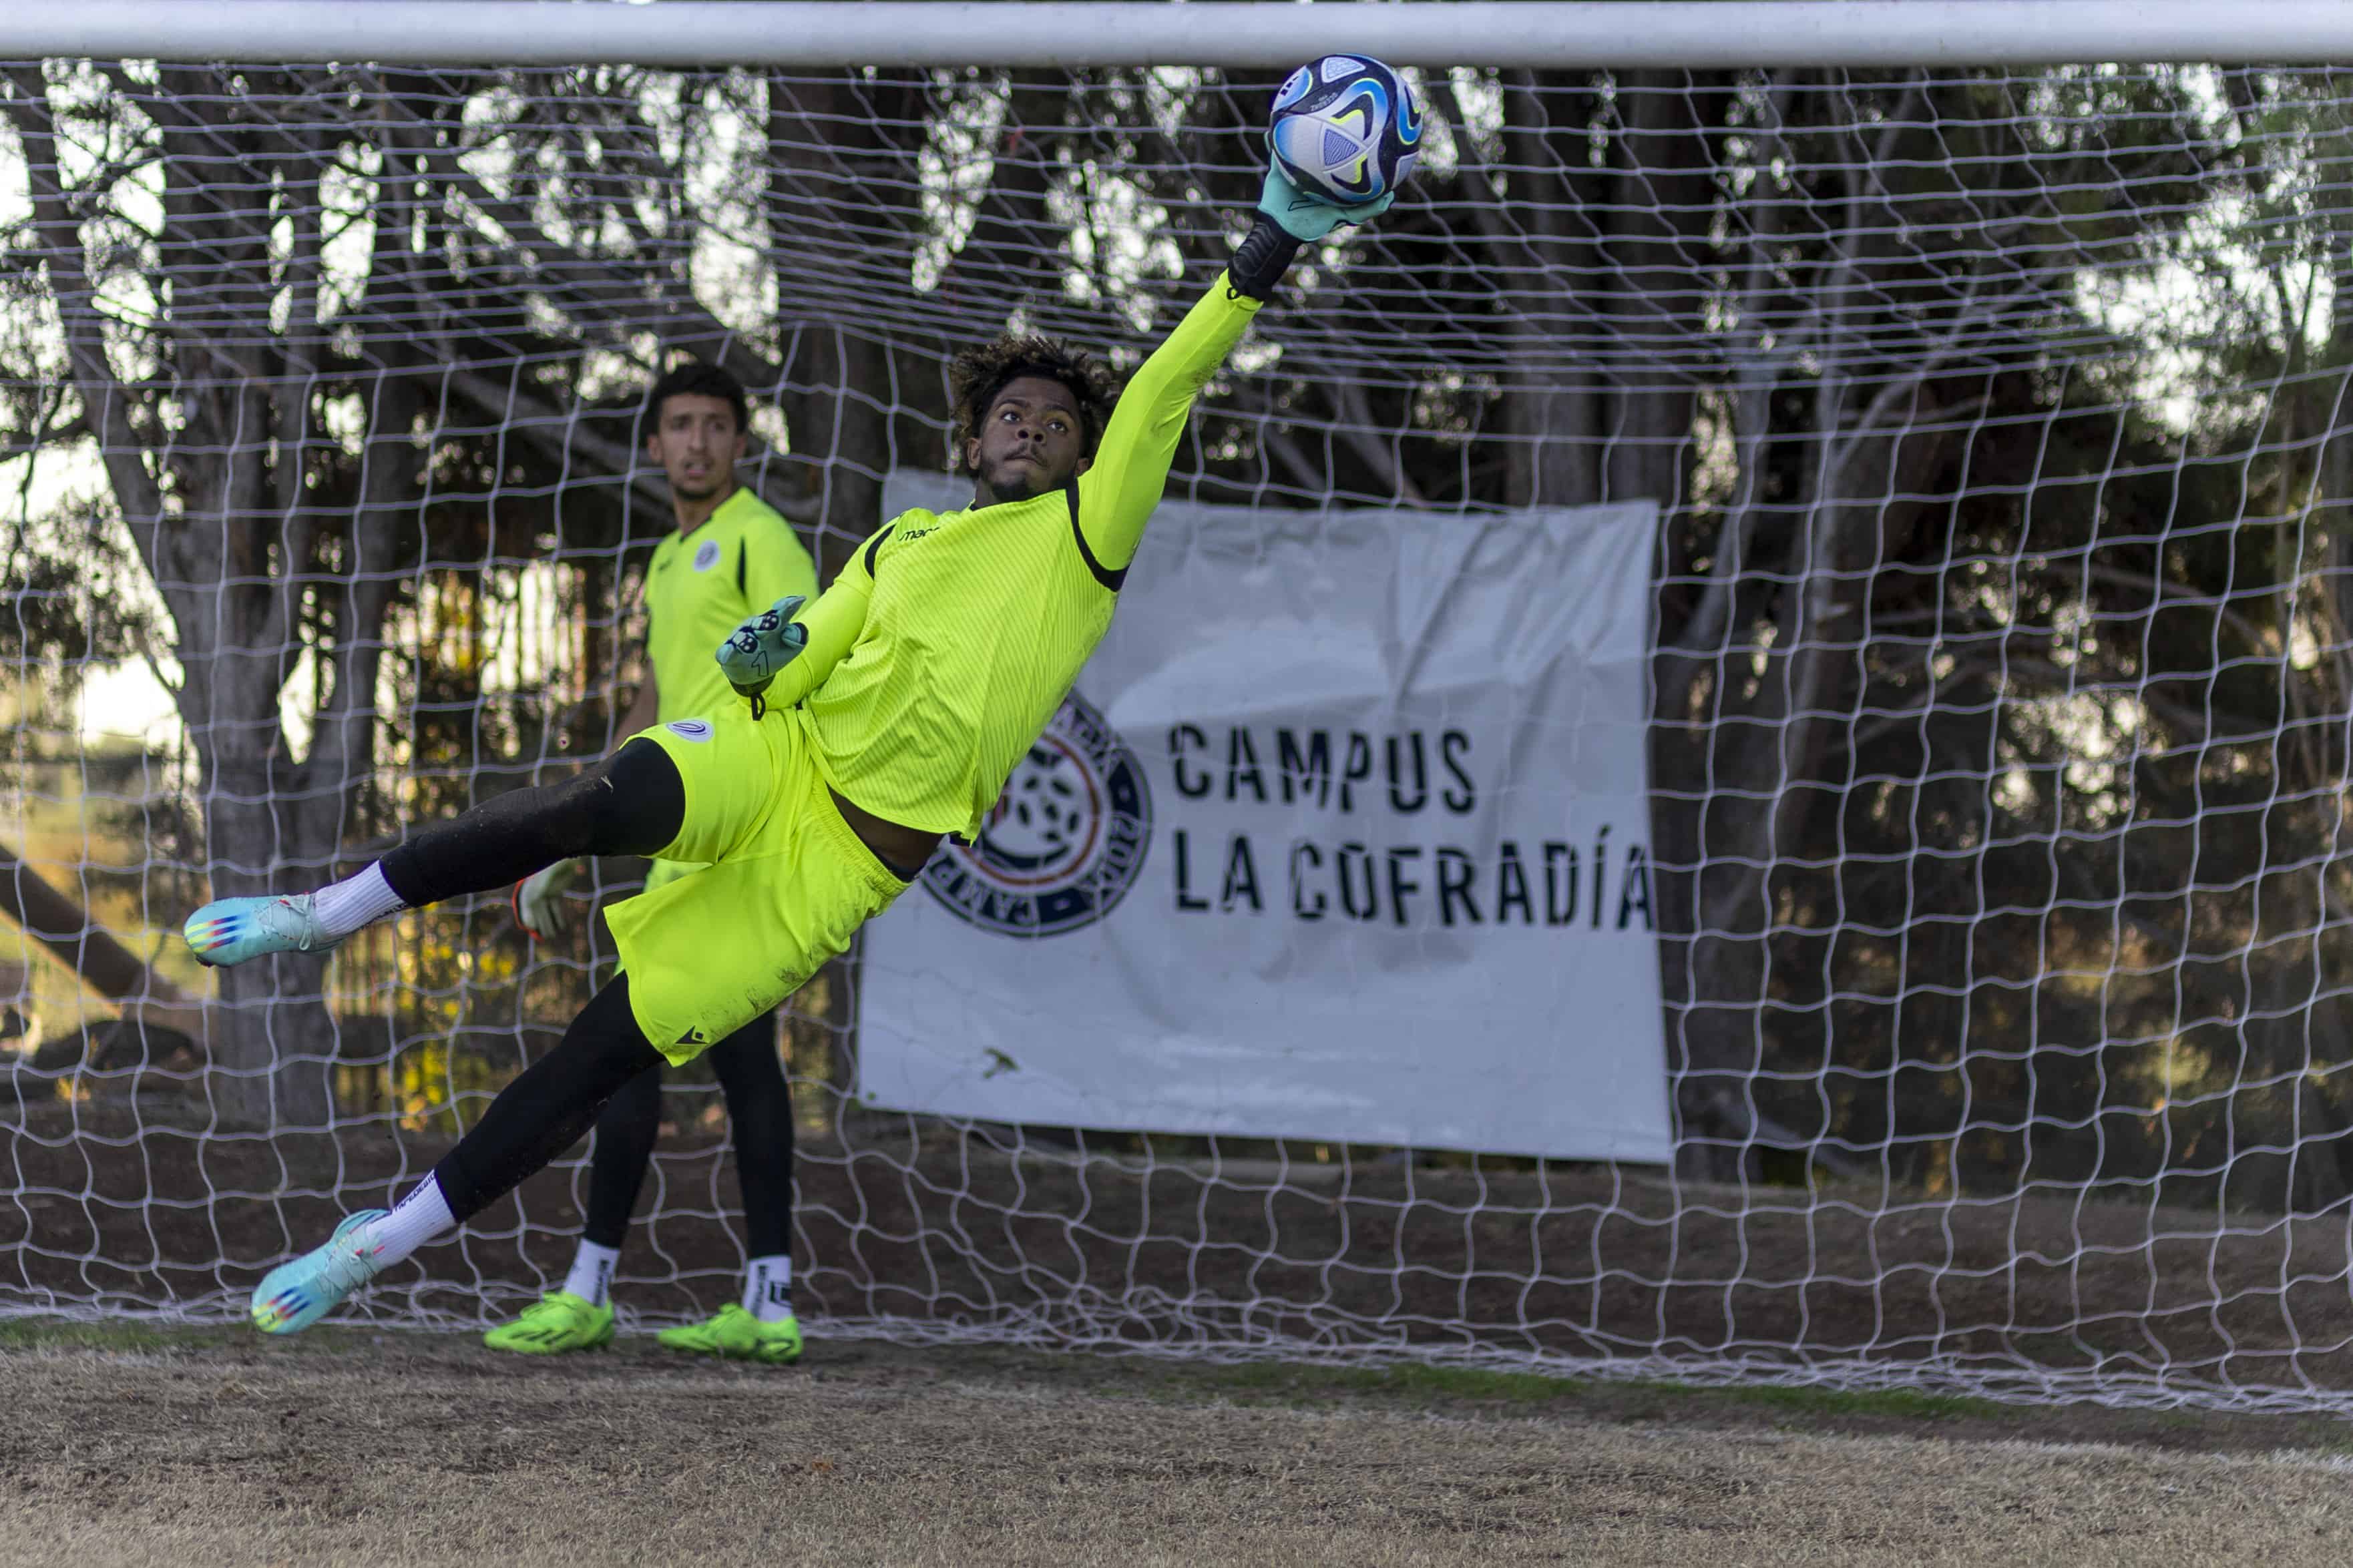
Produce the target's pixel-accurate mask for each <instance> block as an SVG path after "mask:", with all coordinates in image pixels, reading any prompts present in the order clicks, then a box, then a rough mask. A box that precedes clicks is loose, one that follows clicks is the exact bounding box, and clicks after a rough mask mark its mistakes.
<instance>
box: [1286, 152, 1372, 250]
mask: <svg viewBox="0 0 2353 1568" xmlns="http://www.w3.org/2000/svg"><path fill="white" fill-rule="evenodd" d="M1396 200H1397V193H1396V192H1395V191H1390V192H1388V193H1387V194H1386V195H1382V196H1381V197H1379V198H1378V199H1377V200H1375V201H1369V202H1366V203H1365V204H1364V205H1362V206H1354V207H1344V206H1341V205H1338V204H1337V203H1335V202H1327V201H1325V200H1324V198H1323V197H1321V196H1311V195H1308V194H1307V193H1306V192H1305V191H1303V190H1301V189H1300V188H1299V187H1298V186H1297V185H1294V184H1292V183H1291V181H1290V179H1289V178H1288V177H1287V176H1286V175H1285V174H1283V172H1282V170H1281V169H1279V168H1276V167H1275V166H1274V165H1273V164H1271V163H1270V164H1268V165H1267V171H1266V184H1265V185H1264V186H1263V187H1261V189H1260V191H1259V194H1258V210H1259V211H1261V212H1262V213H1264V214H1265V215H1266V216H1269V217H1271V218H1272V219H1273V220H1274V221H1275V223H1276V224H1277V225H1279V226H1281V227H1282V232H1283V233H1285V234H1287V235H1289V236H1291V237H1292V238H1293V239H1296V240H1300V241H1302V242H1305V241H1311V240H1318V239H1328V238H1330V237H1331V234H1332V231H1333V230H1334V229H1335V228H1338V227H1339V226H1341V225H1342V224H1344V223H1362V222H1364V221H1365V220H1366V218H1369V217H1378V216H1381V214H1383V213H1385V212H1387V211H1388V210H1389V207H1390V205H1391V204H1393V203H1394V202H1396Z"/></svg>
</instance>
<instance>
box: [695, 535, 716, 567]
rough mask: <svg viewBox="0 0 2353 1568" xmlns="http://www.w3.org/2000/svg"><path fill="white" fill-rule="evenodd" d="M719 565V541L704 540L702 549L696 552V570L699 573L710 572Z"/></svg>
mask: <svg viewBox="0 0 2353 1568" xmlns="http://www.w3.org/2000/svg"><path fill="white" fill-rule="evenodd" d="M718 564H719V541H717V540H715V539H706V540H704V541H703V542H702V549H700V550H697V551H696V552H694V569H695V570H696V571H697V572H708V571H710V570H711V569H712V567H713V566H716V565H718Z"/></svg>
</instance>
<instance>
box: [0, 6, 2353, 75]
mask: <svg viewBox="0 0 2353 1568" xmlns="http://www.w3.org/2000/svg"><path fill="white" fill-rule="evenodd" d="M1343 34H1345V37H1347V38H1348V39H1349V42H1350V47H1352V48H1356V49H1359V50H1362V51H1363V52H1365V53H1366V54H1370V55H1374V56H1376V57H1377V58H1382V59H1386V60H1388V61H1389V62H1391V63H1392V64H1396V65H1411V66H1432V67H1449V66H1458V65H1470V66H1496V65H1504V66H1516V67H1521V68H1531V69H1535V68H1648V69H1662V68H1664V69H1672V68H1691V69H1722V68H1735V69H1737V68H1771V67H1779V66H1796V67H1818V66H1845V67H1860V66H1895V67H1905V66H1966V65H1977V66H2014V65H2047V64H2052V63H2065V62H2075V61H2084V60H2102V61H2117V62H2125V63H2140V62H2147V61H2165V60H2181V59H2197V60H2205V61H2210V62H2212V63H2214V64H2218V65H2243V64H2255V63H2271V64H2284V65H2303V64H2327V63H2331V62H2339V61H2344V60H2346V59H2348V58H2353V18H2348V16H2346V14H2345V10H2344V7H2343V6H2341V5H2336V4H2334V3H2333V0H2266V3H2265V4H2263V5H2255V6H2246V7H2242V8H2240V9H2237V10H2234V11H2229V12H2221V11H2218V10H2217V9H2216V8H2215V7H2214V6H2212V5H2204V4H2200V0H1403V3H1401V4H1395V5H1368V4H1356V3H1352V0H1342V3H1336V4H1335V3H1330V0H1327V3H1326V4H1324V5H1290V4H1282V3H1278V0H1185V3H1181V4H1180V3H1176V0H1123V3H1121V4H1117V5H1104V4H1091V3H1089V0H658V3H656V4H651V5H619V4H603V5H581V4H575V3H572V0H369V3H368V4H366V5H326V4H318V3H314V0H211V3H209V4H207V5H203V6H193V5H184V4H181V3H180V0H93V3H92V4H90V5H77V6H75V7H73V8H72V9H71V10H52V11H36V10H29V9H26V10H19V11H17V12H16V13H15V14H13V15H11V16H7V17H5V18H0V54H6V55H9V56H20V57H32V58H38V57H42V56H52V55H58V56H84V57H93V58H105V57H122V58H142V59H172V60H212V59H230V58H253V57H254V51H255V49H256V47H257V46H258V45H259V44H260V43H262V42H264V41H266V42H267V44H268V46H269V58H272V59H273V60H277V61H280V62H282V63H287V64H328V63H332V62H334V61H338V60H359V59H365V60H374V61H378V62H381V63H384V64H387V65H474V64H479V63H480V62H482V61H484V60H496V61H499V62H501V63H503V64H511V65H607V64H609V65H643V66H672V67H686V66H739V67H744V68H764V67H801V68H808V67H820V66H859V67H865V66H888V67H914V68H953V67H957V66H962V65H967V64H973V63H977V62H982V61H986V62H987V64H989V65H991V66H996V67H1007V68H1012V67H1047V68H1090V67H1096V68H1104V67H1138V66H1141V67H1149V66H1184V65H1195V66H1214V67H1222V68H1235V69H1258V70H1267V69H1288V68H1291V67H1292V66H1294V65H1296V64H1298V63H1299V62H1300V61H1302V60H1305V59H1311V58H1314V57H1315V56H1317V55H1319V54H1322V53H1324V52H1327V51H1328V50H1329V49H1330V47H1332V44H1331V41H1332V39H1333V38H1334V37H1337V36H1341V35H1343Z"/></svg>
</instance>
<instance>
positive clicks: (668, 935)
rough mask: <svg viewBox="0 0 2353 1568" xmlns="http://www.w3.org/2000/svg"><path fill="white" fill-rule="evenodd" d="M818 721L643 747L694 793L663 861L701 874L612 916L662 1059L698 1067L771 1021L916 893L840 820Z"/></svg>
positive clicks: (639, 1008) (652, 889) (649, 893)
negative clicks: (819, 746)
mask: <svg viewBox="0 0 2353 1568" xmlns="http://www.w3.org/2000/svg"><path fill="white" fill-rule="evenodd" d="M808 723H809V721H808V715H807V713H805V712H804V711H802V710H800V709H798V708H788V709H786V710H784V711H783V712H780V713H779V712H771V713H770V714H768V715H767V717H766V718H765V719H762V720H757V721H755V720H754V719H753V717H752V716H751V714H750V712H749V711H748V710H744V709H735V710H727V711H723V712H721V713H720V714H718V715H717V716H715V717H713V718H711V719H707V720H705V719H681V720H680V721H677V722H676V723H671V724H657V725H656V726H654V728H652V729H650V730H648V731H645V732H644V734H643V736H642V738H643V739H645V740H649V741H651V742H653V743H654V744H656V745H658V746H659V747H660V748H661V749H662V750H663V751H664V752H668V753H669V755H670V761H671V762H672V763H675V764H676V765H677V767H678V774H679V777H680V778H681V780H682V781H684V783H685V785H686V820H685V824H684V826H681V828H680V829H679V834H678V837H677V838H676V839H675V840H673V841H672V842H671V843H670V844H669V845H667V846H665V847H663V849H662V851H661V855H660V858H661V859H663V860H666V861H670V860H674V861H685V862H689V863H694V862H700V864H699V865H696V866H695V867H694V868H692V869H687V870H682V871H680V872H678V873H676V874H675V875H673V876H670V878H669V879H666V880H664V881H663V882H662V883H661V884H660V885H659V886H656V885H654V884H653V883H652V882H651V880H650V879H649V883H648V886H647V889H646V890H645V891H644V892H642V893H639V894H638V895H637V896H636V897H635V898H630V899H624V900H621V901H620V902H619V903H617V904H614V905H613V906H611V907H610V908H609V909H607V910H606V911H605V921H606V923H607V925H608V926H610V927H611V928H612V932H613V942H614V944H615V945H616V946H617V948H619V950H620V954H621V966H622V968H623V969H624V970H625V971H626V972H627V973H628V977H629V1007H630V1011H632V1012H633V1013H635V1014H636V1015H637V1019H638V1027H639V1028H641V1029H643V1030H644V1031H645V1032H646V1038H647V1039H648V1040H649V1041H651V1042H652V1043H653V1047H654V1048H655V1049H656V1050H658V1051H659V1052H661V1054H662V1055H663V1056H665V1057H667V1058H670V1060H671V1061H672V1062H674V1063H677V1062H687V1061H691V1060H692V1059H693V1058H695V1057H697V1056H699V1055H701V1054H702V1052H703V1051H704V1050H706V1049H708V1048H709V1047H711V1046H712V1045H714V1044H716V1043H717V1042H718V1041H720V1040H723V1039H725V1038H726V1037H728V1036H729V1035H730V1034H733V1032H734V1031H735V1030H737V1029H739V1028H741V1027H743V1026H744V1025H745V1024H748V1023H750V1022H751V1021H752V1020H753V1019H754V1018H757V1017H759V1016H761V1015H762V1014H764V1013H766V1012H769V1011H770V1010H772V1009H773V1008H775V1007H776V1005H777V1004H778V1003H780V1002H782V1001H783V1000H784V999H785V998H786V997H787V996H789V995H791V994H793V993H794V992H796V991H797V990H799V989H800V987H801V984H802V982H804V981H806V980H807V979H808V977H809V976H810V975H812V974H814V973H817V972H818V968H819V966H821V965H822V964H823V963H825V961H826V960H827V959H828V958H831V957H833V956H834V955H835V954H837V953H839V952H844V951H845V950H847V949H848V948H849V941H850V938H852V937H854V936H856V935H857V934H858V928H859V927H860V926H862V925H864V924H865V923H866V922H867V921H870V920H871V919H872V918H873V917H874V916H876V915H878V914H880V913H881V912H882V910H885V909H887V908H889V907H890V904H891V900H893V899H895V898H897V897H898V896H899V895H900V894H901V893H903V892H905V891H906V890H907V884H906V883H904V882H902V881H901V880H900V879H898V878H896V877H894V876H892V874H891V872H890V871H889V869H888V868H885V867H884V866H883V864H882V862H881V861H880V860H878V859H876V858H874V851H872V850H871V849H869V848H868V847H866V846H865V844H864V843H863V842H861V841H860V838H859V837H858V835H856V834H855V833H852V832H851V831H850V830H849V824H848V823H846V822H844V821H842V820H841V813H840V812H839V811H838V810H836V809H835V808H834V804H833V798H832V796H831V795H829V794H828V791H827V789H826V783H825V778H824V775H823V774H821V773H819V772H818V766H817V761H816V754H815V748H814V746H813V745H812V744H811V740H810V735H809V731H808Z"/></svg>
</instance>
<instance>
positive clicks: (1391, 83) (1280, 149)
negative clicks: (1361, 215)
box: [1267, 55, 1421, 207]
mask: <svg viewBox="0 0 2353 1568" xmlns="http://www.w3.org/2000/svg"><path fill="white" fill-rule="evenodd" d="M1267 144H1268V146H1269V148H1270V149H1271V151H1272V153H1273V154H1274V162H1275V165H1276V166H1277V167H1278V168H1280V169H1281V170H1282V173H1283V174H1284V176H1285V177H1287V178H1288V179H1289V180H1290V181H1291V183H1292V184H1294V185H1297V186H1298V187H1299V188H1300V189H1301V190H1303V191H1304V192H1306V193H1307V194H1308V195H1313V196H1320V197H1322V198H1323V199H1324V200H1325V201H1327V202H1331V203H1334V204H1335V205H1339V206H1344V207H1354V206H1362V205H1365V204H1366V202H1377V201H1378V200H1380V199H1381V198H1382V197H1383V196H1385V195H1389V194H1390V193H1391V192H1393V191H1395V190H1396V189H1397V188H1398V186H1400V185H1402V184H1405V183H1406V181H1407V180H1408V179H1409V178H1410V177H1411V176H1412V174H1413V165H1414V161H1415V160H1416V159H1417V158H1419V157H1420V156H1421V105H1419V103H1416V102H1415V101H1414V97H1413V89H1411V88H1410V87H1409V86H1407V85H1406V82H1405V79H1404V78H1402V77H1400V76H1398V74H1397V72H1395V71H1393V70H1391V69H1389V68H1388V67H1387V66H1385V65H1383V64H1381V62H1380V61H1378V60H1377V59H1371V58H1367V57H1366V56H1364V55H1325V56H1324V58H1322V59H1320V60H1316V61H1314V63H1313V64H1310V65H1303V66H1301V67H1300V68H1298V69H1297V70H1295V71H1293V72H1292V73H1291V75H1290V77H1289V79H1286V80H1285V81H1284V82H1283V84H1282V90H1281V91H1280V92H1278V93H1276V94H1275V95H1274V123H1273V125H1272V126H1271V128H1269V130H1268V132H1267Z"/></svg>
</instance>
